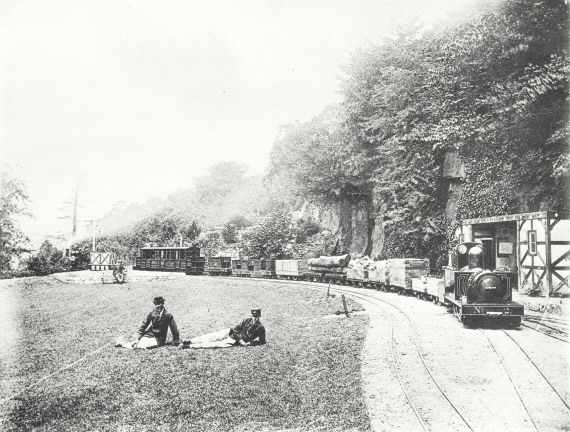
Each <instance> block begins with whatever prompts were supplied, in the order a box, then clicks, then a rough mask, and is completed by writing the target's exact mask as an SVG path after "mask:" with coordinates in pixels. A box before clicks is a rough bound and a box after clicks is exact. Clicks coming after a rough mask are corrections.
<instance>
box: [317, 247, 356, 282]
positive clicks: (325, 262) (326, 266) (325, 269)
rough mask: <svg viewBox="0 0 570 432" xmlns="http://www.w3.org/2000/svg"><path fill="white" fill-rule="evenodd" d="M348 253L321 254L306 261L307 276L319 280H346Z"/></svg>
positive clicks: (348, 261)
mask: <svg viewBox="0 0 570 432" xmlns="http://www.w3.org/2000/svg"><path fill="white" fill-rule="evenodd" d="M349 263H350V255H349V254H346V255H339V256H321V257H318V258H310V259H309V260H308V261H307V266H308V272H307V278H308V279H312V280H315V281H316V280H320V281H325V282H326V281H340V282H343V281H345V280H346V274H347V271H348V264H349Z"/></svg>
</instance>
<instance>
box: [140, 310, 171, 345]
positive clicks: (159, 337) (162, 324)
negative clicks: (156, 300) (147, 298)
mask: <svg viewBox="0 0 570 432" xmlns="http://www.w3.org/2000/svg"><path fill="white" fill-rule="evenodd" d="M169 327H170V332H171V333H172V342H173V343H174V345H178V344H179V343H180V334H179V333H178V326H177V325H176V321H174V317H173V316H172V314H171V313H170V312H168V311H167V310H166V309H163V310H162V312H158V311H157V310H153V311H152V312H151V313H149V314H148V315H147V316H146V318H145V319H144V320H143V322H142V324H141V326H140V327H139V330H138V334H139V336H141V337H143V336H154V337H155V338H156V343H157V344H158V345H159V346H161V345H164V344H165V342H166V336H167V334H168V328H169Z"/></svg>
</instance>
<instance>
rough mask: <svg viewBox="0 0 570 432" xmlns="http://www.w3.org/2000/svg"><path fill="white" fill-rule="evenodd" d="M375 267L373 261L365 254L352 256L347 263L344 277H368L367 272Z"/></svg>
mask: <svg viewBox="0 0 570 432" xmlns="http://www.w3.org/2000/svg"><path fill="white" fill-rule="evenodd" d="M374 267H375V265H374V261H372V260H371V259H370V258H368V257H367V256H363V257H359V258H354V259H352V260H351V261H350V263H349V264H348V271H347V272H346V277H347V278H349V279H357V280H365V279H368V277H369V273H370V271H371V270H373V268H374Z"/></svg>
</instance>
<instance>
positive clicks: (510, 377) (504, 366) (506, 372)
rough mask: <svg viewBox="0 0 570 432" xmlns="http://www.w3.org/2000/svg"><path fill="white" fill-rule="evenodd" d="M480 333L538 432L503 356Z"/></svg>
mask: <svg viewBox="0 0 570 432" xmlns="http://www.w3.org/2000/svg"><path fill="white" fill-rule="evenodd" d="M481 332H482V333H483V335H484V336H485V338H486V339H487V344H488V345H489V347H490V348H491V350H492V351H493V352H494V353H495V354H496V356H497V358H498V359H499V363H500V364H501V366H502V367H503V370H504V371H505V374H506V375H507V378H508V379H509V382H510V383H511V385H512V386H513V389H514V390H515V393H516V395H517V398H518V400H519V402H520V403H521V406H522V407H523V410H524V412H525V413H526V416H527V417H528V419H529V420H530V422H531V424H532V427H533V428H534V430H535V431H536V432H540V429H538V426H537V425H536V422H535V421H534V418H533V417H532V415H531V414H530V411H529V409H528V407H527V405H526V403H525V401H524V399H523V397H522V395H521V392H520V389H519V387H518V386H517V385H516V384H515V382H514V380H513V377H512V375H511V373H510V372H509V369H508V368H507V365H506V364H505V360H504V358H503V356H502V355H501V354H499V352H498V351H497V348H496V347H495V345H494V344H493V342H492V341H491V339H490V338H489V336H488V335H487V334H486V333H485V332H484V330H481Z"/></svg>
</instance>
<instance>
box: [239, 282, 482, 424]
mask: <svg viewBox="0 0 570 432" xmlns="http://www.w3.org/2000/svg"><path fill="white" fill-rule="evenodd" d="M228 279H229V277H228ZM259 281H260V282H267V281H269V282H281V283H286V284H289V283H291V284H300V285H305V286H308V287H310V288H312V289H318V288H321V289H322V287H323V284H322V283H319V282H310V281H289V280H285V279H259ZM325 286H326V285H325ZM330 288H331V290H333V291H335V292H337V293H342V294H348V295H350V296H351V297H354V298H359V299H361V300H364V301H367V302H370V303H376V304H383V305H387V306H389V307H391V308H393V309H394V310H396V311H397V312H398V313H399V314H401V315H402V316H403V317H404V318H405V319H406V321H407V322H408V326H409V327H410V329H411V330H412V333H413V335H414V337H413V338H412V344H413V345H414V347H415V350H416V353H417V355H418V358H419V359H420V362H421V364H422V366H423V368H424V369H425V371H426V373H427V375H428V376H429V379H430V381H431V382H432V383H433V385H434V386H435V387H436V388H437V390H438V392H439V393H440V395H441V396H442V397H443V399H445V401H446V402H447V404H448V406H449V407H450V408H451V409H452V410H453V411H454V412H455V414H456V415H457V417H458V419H459V421H460V423H461V424H463V425H464V426H465V428H466V429H467V430H470V431H472V432H473V431H474V429H473V427H472V426H471V425H470V423H469V422H468V421H467V419H466V418H465V417H464V416H463V414H461V412H460V411H459V409H458V408H457V406H456V405H455V404H454V403H453V401H452V400H451V399H450V398H449V397H448V396H447V394H446V392H445V390H444V389H443V388H442V387H441V385H440V384H439V383H438V381H437V380H436V378H435V377H434V375H433V373H432V371H431V369H430V368H429V367H428V365H427V363H426V361H425V358H424V356H423V354H422V352H421V348H420V344H419V342H418V338H419V336H418V332H417V329H416V328H415V326H414V325H413V323H412V320H411V319H410V317H409V316H408V314H406V313H405V312H404V311H403V310H402V309H401V308H400V307H398V306H397V305H395V304H393V303H391V302H388V301H386V300H383V299H380V298H377V297H376V296H373V295H371V294H368V293H366V291H365V290H362V289H359V288H353V287H345V286H339V285H334V286H333V285H330ZM393 331H394V327H393V326H392V329H391V354H392V356H393V362H394V369H395V374H396V379H397V380H398V382H399V385H400V387H401V389H402V392H403V393H404V396H405V398H406V400H407V401H408V403H409V405H410V408H411V409H412V411H413V412H414V415H415V416H416V419H417V420H418V423H419V424H420V426H421V428H422V430H424V431H426V432H427V431H429V430H431V429H430V428H429V425H428V424H427V422H426V420H424V419H423V418H422V417H421V415H420V413H419V409H418V407H417V406H416V405H415V404H414V403H413V402H412V401H411V399H410V396H409V393H408V392H407V391H406V390H405V384H404V382H403V379H402V377H401V376H400V375H399V373H398V366H399V363H398V361H397V356H396V350H395V339H394V333H393ZM453 430H457V429H456V428H455V429H453Z"/></svg>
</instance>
